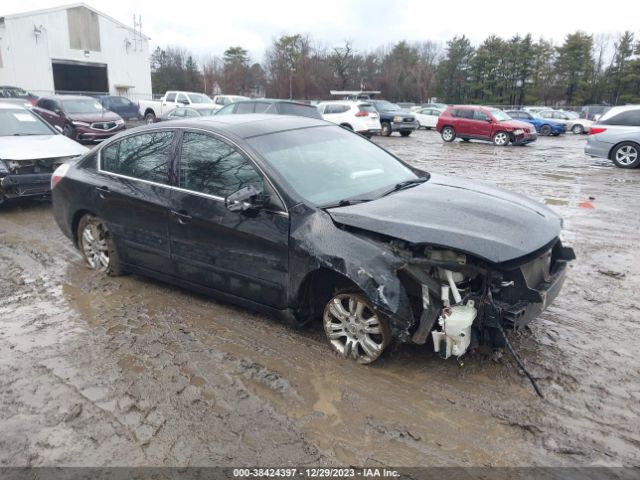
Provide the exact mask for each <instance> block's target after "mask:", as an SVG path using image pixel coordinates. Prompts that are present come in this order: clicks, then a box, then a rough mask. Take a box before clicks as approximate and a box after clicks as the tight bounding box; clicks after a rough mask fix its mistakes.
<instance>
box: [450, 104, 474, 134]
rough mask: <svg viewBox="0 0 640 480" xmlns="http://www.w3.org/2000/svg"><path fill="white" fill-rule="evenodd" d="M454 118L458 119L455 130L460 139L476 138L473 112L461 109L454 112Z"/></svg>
mask: <svg viewBox="0 0 640 480" xmlns="http://www.w3.org/2000/svg"><path fill="white" fill-rule="evenodd" d="M453 116H454V117H455V119H456V120H455V124H454V125H455V126H454V128H455V130H456V134H457V135H458V136H459V137H473V136H475V134H474V129H473V125H474V123H473V110H470V109H466V108H460V109H457V110H454V111H453Z"/></svg>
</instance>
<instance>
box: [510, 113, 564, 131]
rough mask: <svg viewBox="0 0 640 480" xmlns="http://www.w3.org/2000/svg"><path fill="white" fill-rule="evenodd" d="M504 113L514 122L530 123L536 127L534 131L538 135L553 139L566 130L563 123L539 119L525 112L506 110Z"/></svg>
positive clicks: (533, 114)
mask: <svg viewBox="0 0 640 480" xmlns="http://www.w3.org/2000/svg"><path fill="white" fill-rule="evenodd" d="M505 113H506V114H507V115H509V116H510V117H511V118H513V119H515V120H521V121H523V122H527V123H530V124H531V125H533V126H534V127H536V131H537V132H538V133H539V134H540V135H544V136H547V135H553V136H554V137H557V136H558V135H560V134H563V133H565V132H566V130H567V127H566V126H565V125H564V124H563V123H560V122H554V121H553V120H549V119H548V118H542V117H539V116H537V115H536V114H535V113H531V112H527V111H525V110H507V111H506V112H505Z"/></svg>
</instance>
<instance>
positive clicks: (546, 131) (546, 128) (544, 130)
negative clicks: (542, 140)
mask: <svg viewBox="0 0 640 480" xmlns="http://www.w3.org/2000/svg"><path fill="white" fill-rule="evenodd" d="M540 135H542V136H543V137H546V136H547V135H551V127H550V126H549V125H542V126H541V127H540Z"/></svg>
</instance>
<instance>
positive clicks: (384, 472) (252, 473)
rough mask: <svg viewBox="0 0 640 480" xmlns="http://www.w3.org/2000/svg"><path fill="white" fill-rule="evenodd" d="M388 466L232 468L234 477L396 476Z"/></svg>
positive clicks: (396, 472)
mask: <svg viewBox="0 0 640 480" xmlns="http://www.w3.org/2000/svg"><path fill="white" fill-rule="evenodd" d="M399 476H400V474H399V473H398V471H397V470H393V469H390V468H328V467H319V468H234V469H233V477H234V478H278V477H280V478H385V477H386V478H396V477H399Z"/></svg>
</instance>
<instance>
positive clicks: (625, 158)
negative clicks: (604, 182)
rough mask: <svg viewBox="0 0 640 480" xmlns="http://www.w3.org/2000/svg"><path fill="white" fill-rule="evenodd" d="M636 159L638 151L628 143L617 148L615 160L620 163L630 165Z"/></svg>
mask: <svg viewBox="0 0 640 480" xmlns="http://www.w3.org/2000/svg"><path fill="white" fill-rule="evenodd" d="M637 159H638V151H637V150H636V149H635V148H633V147H631V146H629V145H627V146H624V147H621V148H619V149H618V151H617V152H616V160H617V161H618V163H619V164H621V165H631V164H632V163H633V162H635V161H636V160H637Z"/></svg>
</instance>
